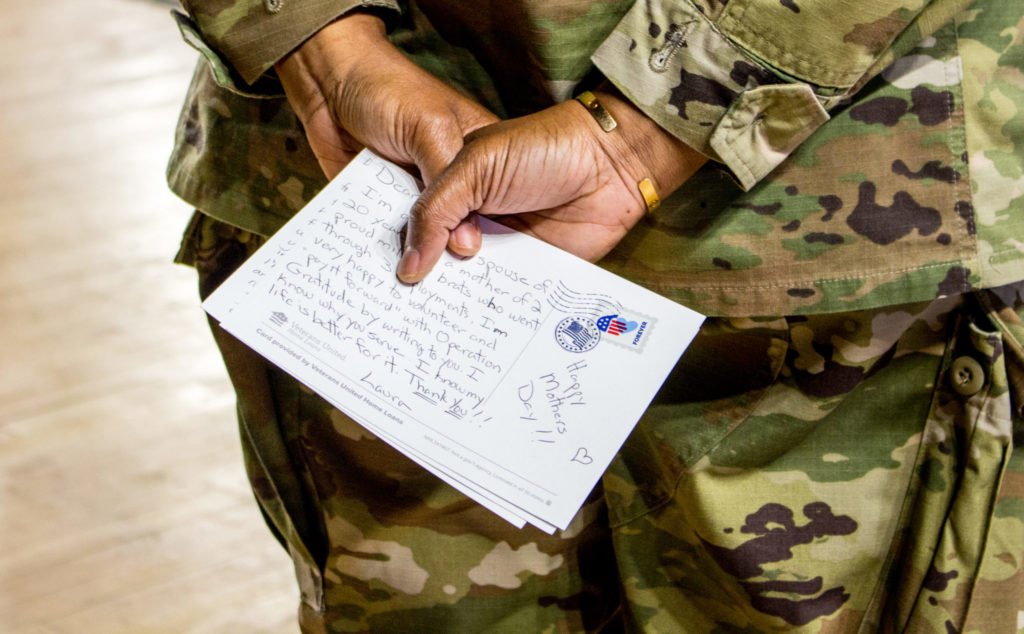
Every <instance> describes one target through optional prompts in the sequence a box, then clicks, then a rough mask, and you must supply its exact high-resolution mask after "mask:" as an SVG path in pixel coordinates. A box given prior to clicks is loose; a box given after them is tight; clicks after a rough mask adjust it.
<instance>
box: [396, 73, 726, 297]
mask: <svg viewBox="0 0 1024 634" xmlns="http://www.w3.org/2000/svg"><path fill="white" fill-rule="evenodd" d="M597 97H598V99H599V101H600V102H601V104H602V105H603V106H604V107H605V108H606V109H607V110H609V111H610V112H611V114H612V115H613V116H614V117H615V119H616V120H617V121H618V123H619V125H618V127H617V128H616V129H615V130H612V131H611V132H609V133H606V132H604V131H603V130H602V129H601V128H600V127H599V126H598V125H597V123H596V122H595V121H594V120H593V118H592V117H591V115H590V113H588V112H587V111H586V109H585V108H584V107H583V106H582V105H581V104H579V103H577V102H575V101H568V102H565V103H561V104H558V105H556V106H552V107H550V108H547V109H545V110H542V111H540V112H537V113H534V114H531V115H528V116H525V117H520V118H518V119H512V120H509V121H504V122H501V123H496V124H494V125H491V126H488V127H486V128H481V129H478V130H477V131H476V132H473V133H472V134H470V135H468V136H467V137H466V140H465V145H464V146H463V148H462V150H461V151H460V152H459V154H458V156H457V157H456V158H455V160H454V161H453V162H452V164H451V165H450V166H449V167H448V168H447V170H445V172H444V173H443V174H441V175H440V177H438V178H437V180H436V181H434V182H433V183H432V184H431V185H430V186H429V187H428V188H427V189H426V191H425V192H424V193H423V196H422V197H421V198H420V199H419V200H418V201H417V203H416V204H415V205H414V206H413V209H412V212H411V216H410V221H409V230H408V234H407V238H406V244H405V254H404V255H403V257H402V261H401V262H400V263H399V266H398V277H399V278H400V279H401V280H402V281H404V282H408V283H413V282H417V281H419V280H421V279H423V277H425V276H426V275H427V273H429V272H430V269H431V268H433V266H434V264H435V263H436V262H437V260H438V258H440V256H441V253H442V252H443V251H444V249H445V246H447V247H448V248H450V249H451V250H452V251H454V252H456V253H458V254H460V255H469V254H472V253H475V252H476V250H477V249H478V248H479V245H480V236H479V230H478V229H476V228H475V225H473V224H471V223H470V222H469V221H467V219H472V218H473V215H472V212H474V211H476V212H478V213H481V214H484V215H488V216H500V217H501V219H500V221H501V222H502V223H504V224H507V225H509V226H511V227H513V228H515V229H518V230H520V231H523V232H525V233H528V234H530V235H533V236H535V237H537V238H540V239H542V240H544V241H546V242H549V243H551V244H553V245H555V246H557V247H560V248H562V249H564V250H566V251H569V252H570V253H573V254H575V255H578V256H580V257H582V258H585V259H588V260H591V261H596V260H598V259H600V258H601V257H602V256H604V255H605V254H607V253H608V252H609V251H610V250H611V249H612V248H613V247H614V246H615V245H616V244H618V242H619V241H620V240H621V239H622V238H623V237H625V235H626V233H627V232H628V231H629V230H630V229H631V228H632V227H633V226H634V225H635V224H636V223H637V222H638V221H639V220H640V218H641V217H642V216H643V215H644V213H645V212H646V205H645V203H644V200H643V197H642V196H641V194H640V192H639V190H638V189H637V185H636V183H637V181H639V180H641V179H643V178H644V177H648V178H650V179H651V180H652V181H653V183H654V186H655V189H656V190H657V191H658V192H659V193H660V194H661V195H662V196H667V195H668V194H669V193H671V192H672V191H674V190H675V189H676V188H677V187H679V185H681V184H682V183H683V182H684V181H685V180H686V179H687V178H689V177H690V176H691V175H692V174H693V173H694V172H695V171H696V170H697V168H699V167H700V166H701V165H703V164H704V162H705V160H706V159H705V157H704V156H702V155H701V154H699V153H698V152H696V151H695V150H692V149H690V148H689V147H688V146H686V145H685V144H684V143H682V142H681V141H679V140H678V139H676V138H675V137H673V136H671V135H670V134H669V133H668V132H666V131H664V130H663V129H661V128H660V127H659V126H658V125H657V124H655V123H654V122H653V121H652V120H651V119H649V118H648V117H647V116H646V115H644V114H643V113H642V112H641V111H639V110H638V109H636V108H635V107H634V106H633V105H632V104H631V103H629V102H628V101H626V100H625V99H624V98H622V97H620V96H618V95H617V94H612V93H607V92H599V93H597Z"/></svg>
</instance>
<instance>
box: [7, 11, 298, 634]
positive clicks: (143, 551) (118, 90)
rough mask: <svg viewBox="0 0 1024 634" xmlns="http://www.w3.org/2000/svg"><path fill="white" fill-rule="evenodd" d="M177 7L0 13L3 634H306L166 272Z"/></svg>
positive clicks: (173, 279) (176, 272) (173, 213)
mask: <svg viewBox="0 0 1024 634" xmlns="http://www.w3.org/2000/svg"><path fill="white" fill-rule="evenodd" d="M169 6H170V5H169V4H167V3H158V2H153V1H152V0H88V1H83V0H36V1H34V2H14V0H0V9H2V11H0V316H2V318H3V323H2V326H0V632H3V633H11V634H64V633H67V634H72V633H73V634H82V633H85V634H89V633H102V634H111V633H122V632H123V633H132V634H135V633H164V632H166V633H180V632H209V633H222V632H223V633H232V634H233V633H243V634H244V633H248V632H267V633H279V632H280V633H294V632H296V631H297V629H298V628H297V626H296V625H294V614H295V610H296V606H297V598H296V590H295V589H294V582H293V580H292V576H291V566H290V563H289V561H288V559H287V557H286V556H285V555H284V553H283V551H281V550H280V549H279V548H278V547H277V545H276V543H274V542H273V540H272V538H271V537H270V536H269V534H268V532H267V531H266V529H265V527H264V526H263V523H262V520H261V518H260V516H259V513H258V511H257V509H256V506H255V502H253V500H252V497H251V494H250V493H249V490H248V488H247V486H246V484H245V481H244V474H243V470H242V466H241V455H240V452H239V450H238V447H237V441H236V438H235V434H236V430H235V425H234V413H233V401H232V395H231V392H230V388H229V385H228V383H227V381H226V379H225V377H224V375H223V369H222V367H221V365H220V361H219V358H218V357H217V355H216V352H215V350H214V347H213V343H212V340H211V338H210V336H209V334H208V332H207V331H206V326H205V323H204V319H203V315H202V313H201V311H200V309H199V308H198V306H197V302H196V300H195V299H194V298H195V291H194V288H193V286H194V280H193V276H192V272H191V271H190V270H188V269H185V268H183V267H177V266H175V265H173V264H172V263H171V258H172V256H173V254H174V252H175V250H176V247H177V243H178V238H179V235H180V232H181V229H182V227H183V225H184V223H185V222H186V220H187V218H188V215H189V210H188V209H187V207H186V206H185V205H184V203H182V202H181V201H179V200H177V199H175V198H174V197H173V196H172V195H171V194H170V193H168V192H167V190H166V188H165V185H164V182H163V170H164V163H165V160H166V156H167V154H168V152H169V149H170V144H171V139H172V133H173V128H174V123H175V120H176V118H177V111H178V108H179V105H180V103H181V99H182V96H183V94H184V91H185V88H186V86H187V84H188V79H189V76H190V74H191V70H192V66H193V64H194V62H195V60H196V54H195V53H193V52H192V50H191V49H189V48H188V47H187V46H186V45H185V44H184V43H182V42H181V40H180V39H179V37H178V34H177V31H176V29H175V27H174V24H173V21H172V20H171V18H170V17H169V15H168V10H169Z"/></svg>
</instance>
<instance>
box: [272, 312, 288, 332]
mask: <svg viewBox="0 0 1024 634" xmlns="http://www.w3.org/2000/svg"><path fill="white" fill-rule="evenodd" d="M270 321H272V322H274V325H275V326H277V327H278V328H280V327H282V326H284V325H285V324H286V323H288V315H285V314H284V313H282V312H274V313H270Z"/></svg>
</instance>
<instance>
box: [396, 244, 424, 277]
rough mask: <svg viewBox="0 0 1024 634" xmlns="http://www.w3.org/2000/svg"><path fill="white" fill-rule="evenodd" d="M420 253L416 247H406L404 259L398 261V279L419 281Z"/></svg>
mask: <svg viewBox="0 0 1024 634" xmlns="http://www.w3.org/2000/svg"><path fill="white" fill-rule="evenodd" d="M419 268H420V253H419V251H417V250H416V249H413V248H406V250H405V253H404V254H403V255H402V259H401V260H400V261H399V262H398V279H400V280H402V281H403V282H406V283H409V284H411V283H413V282H418V281H419V278H418V274H419Z"/></svg>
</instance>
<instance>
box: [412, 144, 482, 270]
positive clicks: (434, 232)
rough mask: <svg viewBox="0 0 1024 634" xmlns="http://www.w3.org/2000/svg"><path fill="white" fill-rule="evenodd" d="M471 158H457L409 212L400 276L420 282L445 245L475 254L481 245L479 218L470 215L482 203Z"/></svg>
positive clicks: (457, 250) (461, 251)
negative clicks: (470, 163) (468, 160)
mask: <svg viewBox="0 0 1024 634" xmlns="http://www.w3.org/2000/svg"><path fill="white" fill-rule="evenodd" d="M471 172H472V170H471V169H470V166H469V164H468V162H467V161H461V162H460V161H458V160H457V161H456V162H455V163H453V164H452V166H451V167H450V168H449V169H448V170H447V171H446V172H444V174H442V175H441V176H440V177H439V178H438V179H437V180H436V181H434V183H433V184H432V185H431V186H430V187H428V188H427V189H426V191H424V192H423V195H422V196H420V198H419V200H417V201H416V204H414V205H413V207H412V210H411V211H410V213H409V227H408V233H407V235H406V239H405V249H404V253H403V254H402V259H401V261H399V263H398V279H400V280H402V281H403V282H405V283H407V284H414V283H416V282H419V281H420V280H422V279H423V278H424V277H426V276H427V274H428V273H429V272H430V270H431V269H432V268H434V265H435V264H437V261H438V259H440V257H441V254H442V253H443V252H444V250H445V247H447V246H448V245H449V244H455V245H456V248H455V249H453V250H455V252H456V253H462V254H465V255H471V254H473V253H475V252H476V251H477V250H478V249H479V248H480V228H479V224H478V223H479V221H478V220H476V219H475V218H469V216H470V212H471V211H473V210H474V209H477V208H478V207H479V198H480V197H479V196H478V194H477V192H476V191H475V187H474V183H476V182H479V180H477V179H474V178H472V174H471Z"/></svg>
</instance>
